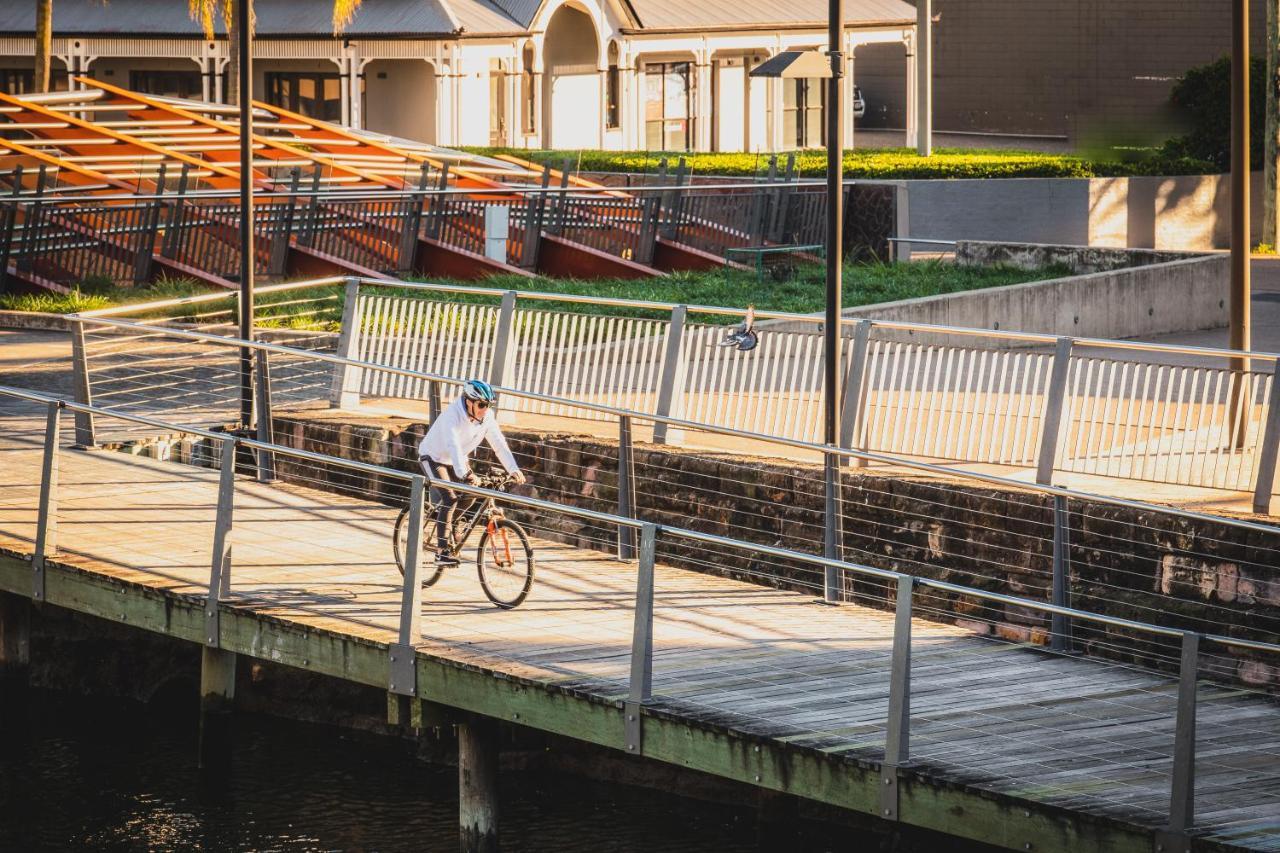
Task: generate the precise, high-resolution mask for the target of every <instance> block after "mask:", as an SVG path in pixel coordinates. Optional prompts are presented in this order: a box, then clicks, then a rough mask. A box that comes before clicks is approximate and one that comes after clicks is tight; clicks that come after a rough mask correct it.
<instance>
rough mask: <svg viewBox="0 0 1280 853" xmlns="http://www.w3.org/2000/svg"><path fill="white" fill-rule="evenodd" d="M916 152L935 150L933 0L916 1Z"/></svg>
mask: <svg viewBox="0 0 1280 853" xmlns="http://www.w3.org/2000/svg"><path fill="white" fill-rule="evenodd" d="M916 86H917V87H918V89H917V94H916V111H917V113H918V115H917V117H916V128H917V136H918V137H919V138H918V141H917V145H916V151H917V152H918V153H919V154H920V156H921V157H928V156H929V155H930V154H932V153H933V0H916Z"/></svg>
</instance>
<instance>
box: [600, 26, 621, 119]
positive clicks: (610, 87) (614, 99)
mask: <svg viewBox="0 0 1280 853" xmlns="http://www.w3.org/2000/svg"><path fill="white" fill-rule="evenodd" d="M605 74H606V77H605V108H604V126H605V127H607V128H609V129H610V130H612V129H614V128H618V127H621V126H622V78H621V75H620V74H619V72H618V46H617V45H616V44H611V45H609V70H608V71H606V72H605Z"/></svg>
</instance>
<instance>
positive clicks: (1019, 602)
mask: <svg viewBox="0 0 1280 853" xmlns="http://www.w3.org/2000/svg"><path fill="white" fill-rule="evenodd" d="M0 394H3V395H5V396H8V397H14V398H18V399H23V400H28V401H30V402H35V403H43V404H45V405H46V406H47V405H49V404H55V405H58V406H59V407H61V408H65V409H68V410H70V411H73V412H85V413H88V414H94V415H100V416H103V417H109V418H117V419H119V420H124V421H132V422H135V423H141V424H145V425H147V426H154V427H157V428H160V429H169V430H172V431H174V432H179V433H187V434H191V435H199V436H202V437H205V438H210V439H214V440H218V441H225V440H233V441H235V442H236V443H238V444H242V445H244V446H245V447H252V448H257V449H260V450H265V451H269V452H272V453H279V454H283V455H289V456H295V457H299V458H305V459H310V460H313V461H319V462H323V463H326V464H336V465H339V466H344V467H350V468H354V469H357V470H363V471H366V472H368V473H371V474H378V475H383V476H391V477H395V478H397V479H404V480H411V479H413V478H414V477H415V476H420V475H415V474H410V473H407V472H404V471H397V470H395V469H394V468H386V467H383V466H381V465H372V464H370V463H367V462H357V461H355V460H349V459H342V458H340V457H336V456H328V455H326V454H321V453H314V452H312V451H306V450H299V449H297V448H292V447H287V446H285V445H279V444H274V443H272V442H265V441H257V440H255V439H249V438H238V437H231V436H228V435H227V434H226V433H217V432H213V431H210V430H203V429H196V428H191V427H184V426H182V425H180V424H172V423H168V422H166V421H161V420H158V419H155V418H148V417H145V416H141V415H134V414H130V413H127V412H119V411H116V410H114V409H109V408H104V407H101V406H93V405H86V404H83V403H77V402H74V401H72V400H66V399H63V398H59V397H53V396H49V395H46V394H39V393H35V392H31V391H24V390H21V389H18V388H11V387H8V386H0ZM449 487H450V488H451V489H456V490H457V491H460V492H463V493H464V494H471V495H475V496H478V497H486V498H488V497H492V498H495V499H499V500H502V501H503V502H506V503H511V504H515V505H517V506H524V507H527V508H530V509H540V510H549V511H551V512H562V513H566V514H569V515H576V516H579V517H582V518H588V519H591V520H594V521H600V522H603V523H607V524H615V525H622V526H626V527H631V528H642V527H644V526H646V525H647V524H648V522H641V521H638V520H636V519H633V518H625V517H623V516H618V515H613V514H612V513H606V512H597V511H595V510H587V509H581V508H579V507H572V506H567V505H562V504H556V503H552V502H550V501H544V500H539V499H536V498H526V497H523V496H520V495H514V494H511V493H509V492H497V491H494V490H492V489H484V488H480V487H477V486H470V485H467V484H466V483H450V486H449ZM654 527H655V528H656V529H657V531H658V532H659V533H660V534H667V535H670V536H673V537H676V538H680V539H688V540H691V541H695V542H704V543H707V544H711V545H718V546H721V547H729V548H738V549H746V550H750V551H754V552H755V553H759V554H764V555H767V556H771V557H778V558H780V559H787V560H796V561H799V562H805V563H810V564H812V565H816V566H822V567H824V568H825V567H831V568H836V569H843V570H847V571H853V572H855V573H857V574H861V575H865V576H868V577H874V578H878V579H881V580H894V581H897V580H901V579H904V578H909V579H911V581H912V582H913V583H914V584H917V585H920V586H927V587H930V588H933V589H937V590H941V591H944V592H952V593H957V594H960V595H967V596H972V597H974V598H979V599H982V600H985V601H993V602H997V603H1002V604H1012V605H1016V606H1019V607H1026V608H1028V609H1032V610H1037V611H1040V612H1042V613H1046V614H1050V615H1054V614H1056V615H1060V616H1067V617H1070V618H1072V619H1079V620H1083V621H1086V622H1094V623H1098V624H1103V625H1111V626H1114V627H1119V628H1126V629H1130V630H1135V631H1143V632H1146V633H1151V634H1157V635H1160V636H1166V637H1183V636H1185V635H1187V634H1191V633H1195V632H1190V631H1184V630H1182V629H1179V628H1169V627H1166V626H1163V625H1156V624H1154V623H1150V622H1137V621H1134V620H1130V619H1121V618H1119V617H1116V616H1107V615H1105V614H1101V613H1093V612H1091V611H1088V610H1079V609H1077V608H1074V607H1063V606H1059V605H1054V604H1047V603H1045V602H1041V601H1035V600H1032V599H1026V598H1021V597H1018V596H1013V595H1006V594H1004V593H998V592H991V591H989V590H984V589H978V588H976V587H967V586H963V585H960V584H954V583H949V582H947V581H940V580H933V579H930V578H924V577H917V576H915V575H910V574H907V573H905V572H895V571H893V570H891V569H878V568H875V567H873V566H864V565H862V564H860V563H850V562H847V561H844V560H834V559H830V558H828V557H822V556H818V555H815V554H806V553H804V552H801V551H792V550H790V549H787V548H777V547H774V546H770V545H760V544H756V543H753V542H744V541H742V540H739V539H732V538H730V537H727V536H718V535H716V534H713V533H701V532H698V531H694V530H689V529H687V528H683V527H674V526H669V525H665V524H664V525H654ZM1200 636H1201V637H1202V638H1203V639H1205V640H1208V641H1210V642H1214V643H1217V644H1219V645H1223V646H1227V647H1230V648H1246V649H1252V650H1255V651H1264V652H1271V653H1280V645H1278V644H1273V643H1263V642H1260V641H1256V640H1239V639H1236V638H1234V637H1227V636H1223V635H1219V634H1202V635H1200Z"/></svg>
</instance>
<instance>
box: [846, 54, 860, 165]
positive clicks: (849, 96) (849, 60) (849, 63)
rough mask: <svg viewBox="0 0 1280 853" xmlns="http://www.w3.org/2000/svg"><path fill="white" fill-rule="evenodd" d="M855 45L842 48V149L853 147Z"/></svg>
mask: <svg viewBox="0 0 1280 853" xmlns="http://www.w3.org/2000/svg"><path fill="white" fill-rule="evenodd" d="M855 46H856V45H853V44H850V43H846V44H845V48H844V113H843V114H842V117H843V118H844V147H845V148H853V147H854V133H855V122H854V118H853V92H854V89H855V88H856V87H857V84H858V81H857V78H856V77H854V73H853V72H854V66H853V50H854V47H855Z"/></svg>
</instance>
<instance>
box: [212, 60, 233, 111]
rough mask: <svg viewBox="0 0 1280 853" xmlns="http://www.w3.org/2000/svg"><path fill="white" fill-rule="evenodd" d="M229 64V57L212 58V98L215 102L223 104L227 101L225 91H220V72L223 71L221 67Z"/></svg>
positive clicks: (223, 67) (221, 87)
mask: <svg viewBox="0 0 1280 853" xmlns="http://www.w3.org/2000/svg"><path fill="white" fill-rule="evenodd" d="M230 64H231V60H230V59H229V58H228V59H216V60H214V63H213V100H214V102H215V103H219V104H225V103H226V102H227V93H226V92H224V91H222V89H223V86H222V72H223V69H225V68H226V67H227V66H228V65H230Z"/></svg>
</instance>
